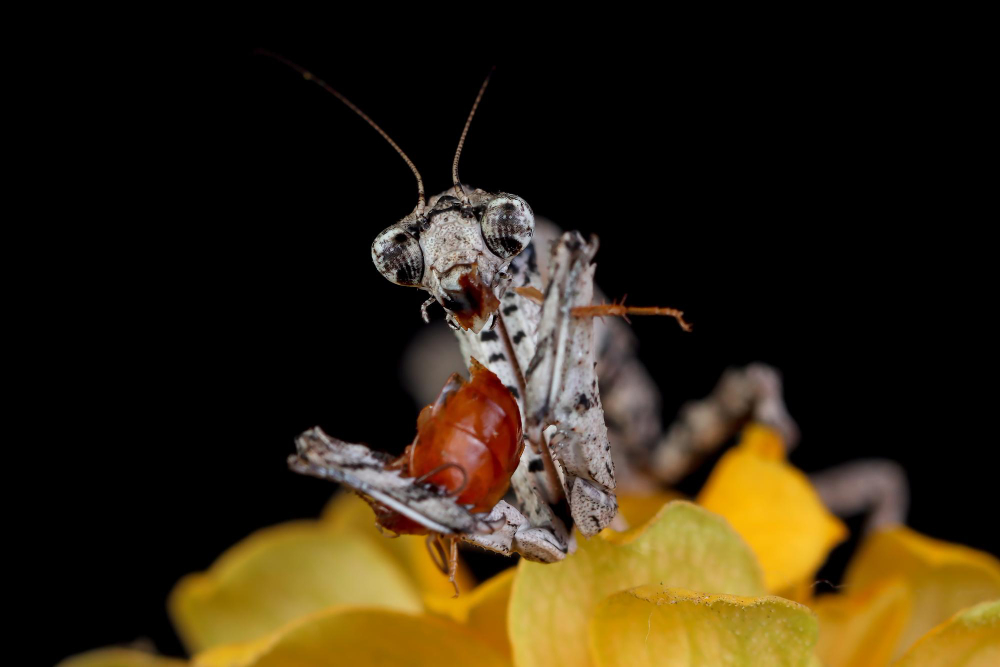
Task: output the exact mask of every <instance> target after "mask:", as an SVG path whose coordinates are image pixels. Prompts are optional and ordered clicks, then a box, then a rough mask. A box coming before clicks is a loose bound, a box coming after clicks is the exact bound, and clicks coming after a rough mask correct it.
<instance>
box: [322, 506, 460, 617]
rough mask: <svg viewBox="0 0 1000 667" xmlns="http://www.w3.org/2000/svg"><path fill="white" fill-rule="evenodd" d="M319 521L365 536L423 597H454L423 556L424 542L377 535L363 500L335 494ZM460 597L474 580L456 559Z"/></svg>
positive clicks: (425, 554) (448, 584)
mask: <svg viewBox="0 0 1000 667" xmlns="http://www.w3.org/2000/svg"><path fill="white" fill-rule="evenodd" d="M322 521H323V522H324V523H326V524H328V525H329V526H331V527H332V528H334V529H337V530H354V531H356V532H358V533H359V534H362V535H366V536H368V537H369V538H370V539H371V540H372V541H373V543H374V544H376V545H377V546H378V547H379V548H380V549H384V550H385V551H386V552H387V553H388V554H389V555H391V556H392V557H393V558H394V559H396V561H397V562H398V563H399V564H400V565H401V566H402V567H403V568H404V569H405V570H406V572H408V573H409V575H410V576H411V577H412V578H413V580H414V581H415V582H416V585H417V588H418V590H420V592H421V593H423V594H424V595H436V596H439V597H440V598H442V599H450V598H451V596H453V595H454V594H455V589H454V588H452V585H451V582H450V581H448V577H447V576H446V575H444V574H442V573H441V570H439V569H438V567H437V565H435V564H434V561H433V560H431V556H430V554H429V553H428V552H427V545H426V542H425V540H426V538H425V537H423V536H419V535H400V536H399V537H389V536H388V534H386V535H383V534H382V533H380V532H379V530H378V528H377V527H376V525H375V514H374V513H373V512H372V509H371V507H369V506H368V503H366V502H365V501H364V500H362V499H361V498H359V497H358V496H357V495H356V494H354V493H338V494H337V495H336V496H334V497H333V499H332V500H331V501H330V502H329V503H328V504H327V506H326V508H325V509H324V510H323V517H322ZM455 581H456V583H458V590H459V591H461V592H462V594H465V593H467V592H468V591H471V590H472V589H473V588H474V587H475V579H474V578H473V576H472V574H471V573H470V572H469V569H468V568H467V567H466V566H465V564H464V563H462V561H461V556H460V557H459V564H458V573H457V574H456V575H455Z"/></svg>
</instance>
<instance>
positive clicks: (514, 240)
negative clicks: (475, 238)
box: [481, 194, 535, 259]
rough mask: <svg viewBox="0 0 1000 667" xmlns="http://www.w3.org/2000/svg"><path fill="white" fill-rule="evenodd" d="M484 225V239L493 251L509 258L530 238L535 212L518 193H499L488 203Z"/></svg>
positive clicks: (523, 247)
mask: <svg viewBox="0 0 1000 667" xmlns="http://www.w3.org/2000/svg"><path fill="white" fill-rule="evenodd" d="M481 226H482V230H483V240H484V241H486V246H487V247H488V248H489V249H490V250H491V251H492V252H493V254H495V255H496V256H497V257H500V258H501V259H510V258H512V257H514V256H515V255H517V254H518V253H519V252H521V251H522V250H524V249H525V247H527V245H528V244H529V243H530V242H531V235H532V233H533V232H534V231H535V214H534V213H532V212H531V207H530V206H528V202H526V201H524V200H523V199H521V198H520V197H518V196H517V195H508V194H500V195H497V197H496V198H495V199H492V200H491V201H490V203H489V204H487V205H486V210H485V211H483V219H482V223H481Z"/></svg>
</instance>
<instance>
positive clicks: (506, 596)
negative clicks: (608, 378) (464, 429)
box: [64, 426, 1000, 667]
mask: <svg viewBox="0 0 1000 667" xmlns="http://www.w3.org/2000/svg"><path fill="white" fill-rule="evenodd" d="M783 451H784V449H783V447H782V446H781V443H780V440H778V439H777V436H776V435H775V434H774V433H773V432H771V431H769V430H768V429H766V428H764V427H756V426H755V427H751V428H749V429H748V430H747V431H746V432H745V434H744V438H743V439H742V441H741V442H740V444H739V445H738V446H737V447H735V448H733V450H731V451H730V452H727V453H726V454H725V455H724V456H723V457H722V459H721V460H720V461H719V463H718V465H717V466H716V468H715V470H714V471H713V473H712V475H711V477H710V478H709V480H708V482H707V483H706V485H705V488H704V489H703V490H702V492H701V494H700V495H699V496H698V499H697V500H698V504H694V503H691V502H687V501H683V500H677V499H676V496H672V495H670V494H657V495H653V496H646V497H642V498H629V497H623V498H622V499H621V509H622V514H623V517H624V518H625V520H627V521H628V522H629V523H630V525H631V526H632V528H631V529H630V530H628V531H626V532H624V533H615V532H612V531H605V532H604V533H602V534H601V535H599V536H597V537H595V538H593V539H590V540H584V539H582V538H581V537H579V536H578V549H577V551H576V553H575V554H573V555H571V556H569V557H567V558H566V559H565V560H564V561H562V562H559V563H555V564H551V565H542V564H539V563H530V562H527V561H524V560H522V561H521V562H520V563H519V564H518V566H517V567H516V568H511V569H508V570H506V571H504V572H502V573H500V574H499V575H497V576H495V577H493V578H492V579H490V580H488V581H486V582H484V583H482V584H480V585H479V586H473V584H472V578H471V577H470V575H469V574H468V572H467V571H465V570H464V569H463V570H461V571H460V572H459V587H460V589H461V590H462V595H461V596H460V597H459V598H457V599H453V598H452V597H451V586H450V584H448V582H447V579H446V577H444V576H443V575H441V573H440V572H439V571H438V570H437V569H436V567H435V566H434V565H433V563H432V562H431V560H430V557H429V556H428V554H427V553H426V550H425V547H424V543H423V539H422V538H419V537H400V538H395V539H388V538H386V537H383V536H382V535H380V534H379V533H378V532H377V531H376V529H375V527H374V518H373V516H372V514H371V510H370V509H369V508H368V507H367V505H365V504H364V503H363V502H362V501H360V500H359V499H357V498H356V497H354V496H352V495H346V494H345V495H341V496H339V497H338V498H336V499H335V500H334V501H333V502H332V503H331V504H330V506H329V507H328V509H327V511H326V512H325V513H324V515H323V517H322V518H321V519H319V520H317V521H305V522H293V523H288V524H283V525H280V526H275V527H272V528H267V529H264V530H262V531H259V532H258V533H256V534H254V535H251V536H250V537H248V538H247V539H245V540H244V541H242V542H241V543H239V544H237V545H235V546H234V547H233V548H231V549H230V550H228V551H227V552H226V553H225V554H223V555H222V556H221V557H220V558H219V559H218V560H217V561H216V562H215V563H214V564H213V565H212V567H211V568H210V569H209V570H208V571H207V572H204V573H201V574H195V575H189V576H188V577H185V578H184V579H182V580H181V582H179V583H178V585H177V587H176V588H175V590H174V591H173V593H172V594H171V596H170V600H169V605H168V606H169V610H170V613H171V617H172V619H173V621H174V624H175V625H176V627H177V629H178V633H179V634H180V636H181V638H182V640H183V641H184V643H185V646H186V647H187V648H188V649H189V651H190V652H191V654H192V655H193V658H192V659H191V662H190V663H188V664H191V665H196V666H202V667H223V666H226V667H264V666H267V665H282V666H287V667H297V666H305V665H328V664H329V665H332V664H351V665H355V664H356V665H367V664H409V665H432V664H433V665H435V666H440V665H441V664H476V665H487V666H489V665H510V664H516V665H518V666H519V667H531V666H534V665H539V666H541V665H545V666H546V667H548V666H556V665H573V666H574V667H575V666H586V665H646V664H657V665H673V664H678V665H688V664H712V665H714V664H722V663H725V664H730V663H732V664H782V665H785V664H787V665H815V664H820V662H819V660H820V659H821V660H822V664H827V665H831V666H834V667H835V666H836V665H862V664H871V665H878V664H888V662H889V661H890V660H892V659H895V658H902V662H901V663H900V664H904V665H923V664H997V662H996V659H997V652H998V651H1000V603H997V602H992V603H991V602H984V601H988V600H991V599H994V598H1000V565H998V563H997V561H996V559H994V558H992V557H991V556H988V555H987V554H983V553H980V552H977V551H973V550H971V549H966V548H964V547H959V546H956V545H951V544H946V543H942V542H937V541H934V540H931V539H929V538H926V537H923V536H921V535H918V534H917V533H914V532H913V531H910V530H908V529H905V528H897V529H894V530H890V531H885V532H882V533H878V534H876V535H874V536H872V537H871V538H869V539H868V540H866V541H865V543H864V544H863V545H862V547H861V549H860V550H859V553H858V555H857V557H856V558H855V559H854V562H853V563H852V564H851V567H850V568H849V570H848V573H847V577H846V581H845V586H844V587H843V592H841V593H837V594H833V595H826V596H821V597H819V598H815V599H814V598H813V597H812V595H811V593H810V590H811V586H810V584H811V583H812V578H813V577H814V575H815V572H816V570H817V569H818V568H819V567H820V566H821V565H822V563H823V561H824V560H825V558H826V556H827V553H828V552H829V550H830V549H831V548H832V547H833V546H834V545H835V544H836V543H837V542H839V541H840V540H842V539H843V538H844V537H845V535H846V530H845V528H844V526H843V524H842V523H840V522H839V521H838V520H837V519H835V518H834V517H832V516H831V515H830V514H829V513H828V512H827V511H826V510H825V508H823V506H822V504H821V503H820V502H819V499H818V497H817V496H816V493H815V491H814V490H813V489H812V488H811V486H810V485H809V483H808V480H807V479H806V478H805V477H804V476H803V475H802V473H801V472H799V471H798V470H796V469H794V468H793V467H792V466H790V465H789V464H788V463H787V462H786V461H785V460H784V454H783ZM777 595H781V596H783V597H778V596H777ZM789 597H792V598H795V600H792V599H787V598H789ZM973 605H975V606H973ZM963 609H964V611H963ZM935 626H937V627H935ZM921 635H923V638H922V639H920V637H921ZM918 639H919V641H918ZM904 653H905V655H904ZM962 660H965V661H966V662H964V663H963V662H961V661H962ZM64 664H65V665H67V666H72V667H81V666H87V667H89V666H96V665H122V666H123V667H131V666H133V665H148V666H150V667H160V666H167V665H178V664H184V663H183V661H176V660H172V659H167V658H158V657H155V656H150V655H148V654H142V653H138V652H134V651H126V650H122V649H107V650H104V651H96V652H91V653H88V654H83V655H80V656H76V657H74V658H70V659H69V660H67V661H66V662H65V663H64Z"/></svg>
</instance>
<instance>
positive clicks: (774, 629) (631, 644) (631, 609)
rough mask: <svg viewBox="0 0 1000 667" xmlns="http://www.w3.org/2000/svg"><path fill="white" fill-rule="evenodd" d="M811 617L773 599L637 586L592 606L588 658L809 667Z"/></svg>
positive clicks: (606, 665)
mask: <svg viewBox="0 0 1000 667" xmlns="http://www.w3.org/2000/svg"><path fill="white" fill-rule="evenodd" d="M817 632H818V625H817V621H816V617H815V616H814V615H813V614H812V612H810V611H809V609H808V608H807V607H804V606H802V605H800V604H798V603H797V602H791V601H789V600H785V599H782V598H779V597H774V596H773V595H768V596H765V597H738V596H735V595H703V594H701V593H695V592H692V591H686V590H683V589H677V588H667V587H664V586H639V587H638V588H633V589H631V590H628V591H623V592H621V593H616V594H614V595H612V596H610V597H608V598H606V599H605V600H604V601H602V602H601V603H600V604H598V605H597V609H596V610H595V612H594V615H593V618H592V619H591V621H590V651H591V656H592V658H593V661H594V663H595V664H596V665H599V666H600V667H613V666H617V665H621V667H642V665H663V666H669V665H679V666H680V665H684V666H687V665H789V666H792V665H803V666H805V665H809V664H810V663H811V662H812V661H813V646H814V645H815V644H816V635H817Z"/></svg>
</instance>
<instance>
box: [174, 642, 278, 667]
mask: <svg viewBox="0 0 1000 667" xmlns="http://www.w3.org/2000/svg"><path fill="white" fill-rule="evenodd" d="M274 639H275V635H274V634H270V635H264V636H263V637H259V638H257V639H251V640H250V641H245V642H236V643H233V644H221V645H219V646H215V647H213V648H210V649H208V650H206V651H202V652H201V653H199V654H197V655H196V656H194V658H192V659H191V666H192V667H242V666H243V665H249V664H251V663H252V662H253V661H254V660H256V659H257V658H258V657H260V656H261V655H262V654H263V653H265V652H266V651H267V650H268V649H270V648H271V644H273V643H274Z"/></svg>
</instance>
